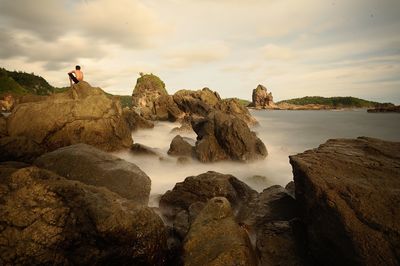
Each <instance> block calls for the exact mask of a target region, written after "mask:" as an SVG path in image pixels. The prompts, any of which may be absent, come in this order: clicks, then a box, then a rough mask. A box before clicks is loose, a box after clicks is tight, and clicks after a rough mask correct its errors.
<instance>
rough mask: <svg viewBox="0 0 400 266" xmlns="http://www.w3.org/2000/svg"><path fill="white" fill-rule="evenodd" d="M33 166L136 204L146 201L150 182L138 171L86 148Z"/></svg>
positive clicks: (70, 149) (62, 151)
mask: <svg viewBox="0 0 400 266" xmlns="http://www.w3.org/2000/svg"><path fill="white" fill-rule="evenodd" d="M35 165H37V166H39V167H41V168H46V169H48V170H51V171H53V172H55V173H57V174H59V175H61V176H64V177H65V178H68V179H71V180H77V181H80V182H82V183H85V184H88V185H94V186H102V187H106V188H108V189H109V190H111V191H113V192H115V193H117V194H119V195H120V196H122V197H124V198H127V199H130V200H133V201H135V202H136V203H139V204H144V205H147V203H148V201H149V194H150V188H151V180H150V178H149V177H148V176H147V175H146V174H145V173H144V172H143V171H142V170H140V168H139V167H137V166H136V165H135V164H133V163H129V162H127V161H125V160H122V159H120V158H118V157H115V156H113V155H110V154H108V153H106V152H103V151H101V150H99V149H96V148H94V147H91V146H89V145H86V144H76V145H72V146H68V147H64V148H60V149H58V150H55V151H53V152H50V153H46V154H44V155H42V156H41V157H39V158H38V159H37V160H36V161H35Z"/></svg>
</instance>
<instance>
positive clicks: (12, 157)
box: [0, 136, 46, 163]
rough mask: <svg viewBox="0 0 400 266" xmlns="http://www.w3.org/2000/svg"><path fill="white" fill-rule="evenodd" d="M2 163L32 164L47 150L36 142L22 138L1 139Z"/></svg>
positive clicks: (0, 155)
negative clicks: (18, 162)
mask: <svg viewBox="0 0 400 266" xmlns="http://www.w3.org/2000/svg"><path fill="white" fill-rule="evenodd" d="M0 151H1V152H0V162H5V161H20V162H26V163H32V162H33V161H34V160H35V159H36V158H37V157H39V156H40V155H42V154H43V153H45V152H46V150H45V149H44V148H43V147H42V146H40V145H39V144H37V143H36V142H35V141H33V140H31V139H29V138H27V137H24V136H21V137H8V136H7V137H3V138H0Z"/></svg>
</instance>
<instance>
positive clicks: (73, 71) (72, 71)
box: [68, 70, 76, 74]
mask: <svg viewBox="0 0 400 266" xmlns="http://www.w3.org/2000/svg"><path fill="white" fill-rule="evenodd" d="M72 73H74V74H76V73H75V70H71V71H70V72H68V74H72Z"/></svg>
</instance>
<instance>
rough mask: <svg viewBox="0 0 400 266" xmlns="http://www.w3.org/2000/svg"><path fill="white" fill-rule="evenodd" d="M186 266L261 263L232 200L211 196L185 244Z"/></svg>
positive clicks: (194, 223)
mask: <svg viewBox="0 0 400 266" xmlns="http://www.w3.org/2000/svg"><path fill="white" fill-rule="evenodd" d="M183 256H184V258H183V260H184V265H187V266H197V265H216V266H218V265H257V263H256V260H255V258H254V255H253V252H252V248H251V243H250V240H249V238H248V236H247V233H246V231H245V230H244V229H243V228H241V227H240V226H239V225H238V224H237V223H236V222H235V218H234V216H233V212H232V209H231V206H230V203H229V201H228V200H227V199H226V198H223V197H217V198H213V199H211V200H210V201H209V202H208V203H207V205H206V206H205V207H204V209H203V210H202V211H201V212H200V213H199V215H198V216H197V218H196V220H195V221H194V222H193V224H192V226H191V228H190V231H189V233H188V235H187V237H186V238H185V241H184V246H183Z"/></svg>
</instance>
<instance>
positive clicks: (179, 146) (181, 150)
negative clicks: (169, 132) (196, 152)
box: [168, 135, 194, 157]
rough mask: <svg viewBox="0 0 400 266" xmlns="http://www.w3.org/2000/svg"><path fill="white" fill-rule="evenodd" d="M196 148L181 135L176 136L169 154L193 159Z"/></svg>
mask: <svg viewBox="0 0 400 266" xmlns="http://www.w3.org/2000/svg"><path fill="white" fill-rule="evenodd" d="M193 149H194V147H193V146H192V145H190V143H188V142H187V141H186V140H185V139H184V138H182V137H181V136H180V135H176V136H175V137H174V138H173V139H172V141H171V144H170V146H169V150H168V154H169V155H172V156H187V157H192V155H193Z"/></svg>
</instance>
